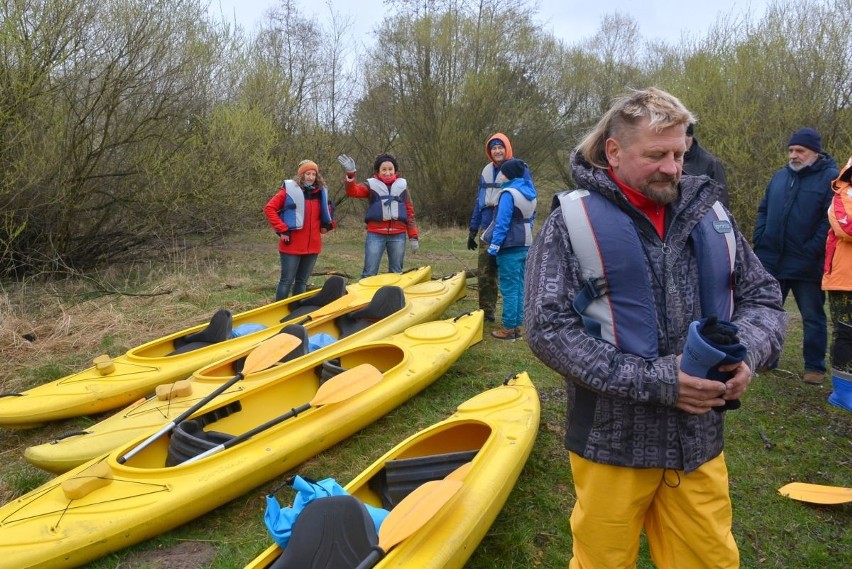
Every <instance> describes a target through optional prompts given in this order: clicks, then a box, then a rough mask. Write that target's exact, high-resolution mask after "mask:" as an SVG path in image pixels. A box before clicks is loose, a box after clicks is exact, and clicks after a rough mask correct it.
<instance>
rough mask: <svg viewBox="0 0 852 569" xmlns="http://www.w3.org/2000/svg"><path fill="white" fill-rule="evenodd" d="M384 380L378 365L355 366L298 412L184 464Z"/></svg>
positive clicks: (336, 376)
mask: <svg viewBox="0 0 852 569" xmlns="http://www.w3.org/2000/svg"><path fill="white" fill-rule="evenodd" d="M381 380H382V372H380V371H379V370H378V369H377V368H376V367H375V366H372V365H370V364H361V365H359V366H355V367H353V368H352V369H348V370H346V371H344V372H341V373H339V374H338V375H335V376H334V377H332V378H330V379H329V380H328V381H326V382H325V383H323V384H322V385H320V387H319V389H317V392H316V394H315V395H314V397H313V399H311V400H310V401H309V402H307V403H304V404H302V405H299V406H298V407H296V408H295V409H291V410H290V411H287V412H286V413H284V414H283V415H279V416H278V417H275V418H274V419H270V420H269V421H267V422H266V423H263V424H262V425H258V426H257V427H255V428H253V429H250V430H248V431H246V432H245V433H242V434H239V435H237V436H235V437H234V438H233V439H230V440H228V441H225V442H224V443H221V444H218V445H216V446H215V447H213V448H211V449H208V450H206V451H204V452H203V453H201V454H197V455H195V456H193V457H192V458H190V459H188V460H185V461H184V462H182V463H181V464H182V465H183V464H189V463H191V462H195V461H197V460H201V459H202V458H205V457H207V456H210V455H211V454H216V453H217V452H219V451H222V450H225V449H226V448H231V447H232V446H234V445H237V444H239V443H241V442H243V441H246V440H248V439H250V438H251V437H253V436H254V435H256V434H258V433H260V432H263V431H265V430H267V429H270V428H272V427H274V426H275V425H277V424H278V423H281V422H284V421H286V420H287V419H291V418H293V417H295V416H296V415H298V414H299V413H302V412H304V411H307V410H308V409H310V408H311V407H319V406H321V405H328V404H331V403H339V402H340V401H345V400H346V399H350V398H351V397H355V396H356V395H358V394H359V393H361V392H363V391H366V390H367V389H369V388H370V387H372V386H374V385H376V384H377V383H379V382H380V381H381Z"/></svg>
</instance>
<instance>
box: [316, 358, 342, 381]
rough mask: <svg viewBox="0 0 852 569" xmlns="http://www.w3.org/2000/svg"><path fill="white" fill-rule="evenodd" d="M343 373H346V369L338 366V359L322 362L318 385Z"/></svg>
mask: <svg viewBox="0 0 852 569" xmlns="http://www.w3.org/2000/svg"><path fill="white" fill-rule="evenodd" d="M344 371H346V368H345V367H343V366H342V365H340V358H334V359H333V360H325V361H324V362H322V365H320V366H319V380H320V385H322V384H323V383H325V382H326V381H328V380H329V379H331V378H332V377H334V376H335V375H338V374H341V373H343V372H344Z"/></svg>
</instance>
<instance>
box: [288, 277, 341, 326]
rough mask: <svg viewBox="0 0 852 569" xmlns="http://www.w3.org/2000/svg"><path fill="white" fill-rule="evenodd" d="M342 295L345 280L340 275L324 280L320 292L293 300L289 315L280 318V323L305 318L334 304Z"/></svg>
mask: <svg viewBox="0 0 852 569" xmlns="http://www.w3.org/2000/svg"><path fill="white" fill-rule="evenodd" d="M344 294H346V279H344V278H343V277H341V276H340V275H332V276H330V277H328V279H326V281H325V282H324V283H323V284H322V288H321V289H320V291H319V292H318V293H316V294H315V295H313V296H309V297H307V298H302V299H300V300H294V301H293V302H292V303H291V304H290V313H289V314H287V315H286V316H285V317H284V318H282V319H281V322H284V321H285V320H292V319H293V318H299V317H300V316H305V315H307V314H309V313H311V312H313V311H314V310H316V309H317V308H320V307H321V306H325V305H326V304H328V303H330V302H334V301H335V300H337V299H338V298H341V297H342V296H343V295H344Z"/></svg>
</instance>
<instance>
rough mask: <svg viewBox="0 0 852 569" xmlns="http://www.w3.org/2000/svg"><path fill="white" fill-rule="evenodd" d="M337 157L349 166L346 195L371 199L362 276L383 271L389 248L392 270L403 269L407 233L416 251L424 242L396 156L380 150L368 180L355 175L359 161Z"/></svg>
mask: <svg viewBox="0 0 852 569" xmlns="http://www.w3.org/2000/svg"><path fill="white" fill-rule="evenodd" d="M337 161H338V162H340V164H341V165H342V166H343V168H344V170H346V180H345V182H346V195H347V196H349V197H350V198H365V199H367V200H368V203H367V212H366V214H365V215H364V222H365V223H366V224H367V240H366V242H365V243H364V269H363V271H361V278H364V277H369V276H371V275H375V274H376V273H378V272H379V265H380V264H381V260H382V255H383V254H384V252H385V251H387V252H388V272H389V273H401V272H402V264H403V262H404V261H405V239H406V237H407V238H408V243H409V245H410V246H411V252H412V253H416V252H417V250H418V249H419V248H420V242H419V241H418V234H417V224H416V223H415V221H414V205H413V204H412V203H411V194H410V190H409V189H408V183H407V182H406V180H405V178H403V177H402V176H400V175H399V165H398V164H397V162H396V158H394V156H393V155H391V154H379V155H378V156H377V157H376V160H375V162H374V163H373V176H372V177H370V178H367V179H366V180H365V181H364V183H358V182H357V181H356V179H355V171H356V170H355V161H354V160H353V159H352V158H350V157H348V156H346V155H345V154H341V155H340V156H338V157H337Z"/></svg>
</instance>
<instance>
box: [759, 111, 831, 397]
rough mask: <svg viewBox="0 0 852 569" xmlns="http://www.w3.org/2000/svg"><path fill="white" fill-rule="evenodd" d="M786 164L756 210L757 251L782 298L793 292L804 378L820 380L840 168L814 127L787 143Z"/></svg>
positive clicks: (798, 134) (821, 377)
mask: <svg viewBox="0 0 852 569" xmlns="http://www.w3.org/2000/svg"><path fill="white" fill-rule="evenodd" d="M787 157H788V162H787V165H786V166H784V167H783V168H781V169H780V170H778V171H777V172H776V173H775V174H774V175H773V176H772V179H771V180H770V181H769V185H767V186H766V193H765V194H764V196H763V199H762V200H761V202H760V206H759V207H758V209H757V221H756V222H755V227H754V237H753V240H752V241H753V243H754V252H755V253H756V254H757V256H758V258H759V259H760V261H761V263H763V266H764V267H765V268H766V270H767V271H769V272H770V273H772V275H773V276H774V277H775V278H776V279H778V282H779V283H780V284H781V294H782V295H783V297H784V299H786V298H787V293H788V292H790V291H793V297H794V298H795V299H796V305H797V306H798V307H799V311H800V312H801V314H802V323H803V327H804V330H803V332H804V338H803V343H802V355H803V356H804V360H805V373H804V381H805V382H806V383H811V384H815V385H819V384H820V383H822V381H823V377H824V376H825V353H826V350H827V348H828V327H827V322H826V317H825V309H824V308H823V305H824V304H825V293H824V292H823V291H822V287H821V281H822V272H823V262H824V260H825V240H826V236H827V235H828V216H827V215H826V212H827V211H828V206H829V205H831V197H832V195H833V194H832V192H831V181H832V180H834V179H835V178H836V177H837V176H838V174H839V172H838V170H837V163H836V162H835V160H834V158H832V157H831V156H829V155H828V154H827V153H826V152H824V151H823V149H822V137H820V135H819V133H818V132H817V131H815V130H814V129H812V128H803V129H800V130H797V131H796V132H794V133H793V135H792V136H791V137H790V141H789V142H788V143H787Z"/></svg>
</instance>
